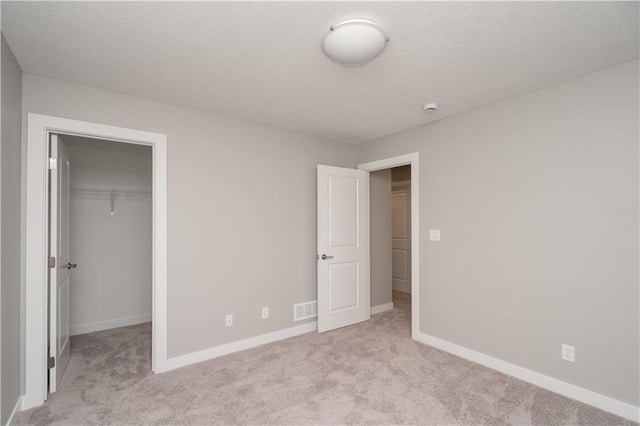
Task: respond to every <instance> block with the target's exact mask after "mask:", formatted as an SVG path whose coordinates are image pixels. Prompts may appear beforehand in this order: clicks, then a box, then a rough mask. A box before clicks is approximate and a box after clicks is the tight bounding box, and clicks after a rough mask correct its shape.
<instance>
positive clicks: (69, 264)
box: [67, 262, 78, 270]
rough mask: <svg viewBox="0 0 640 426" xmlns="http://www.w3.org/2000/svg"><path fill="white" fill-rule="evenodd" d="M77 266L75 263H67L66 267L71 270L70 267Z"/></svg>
mask: <svg viewBox="0 0 640 426" xmlns="http://www.w3.org/2000/svg"><path fill="white" fill-rule="evenodd" d="M77 267H78V264H77V263H71V262H69V263H67V269H69V270H71V269H76V268H77Z"/></svg>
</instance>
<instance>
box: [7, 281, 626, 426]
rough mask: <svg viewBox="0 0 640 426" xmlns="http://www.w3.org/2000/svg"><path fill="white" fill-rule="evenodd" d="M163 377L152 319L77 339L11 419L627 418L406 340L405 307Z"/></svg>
mask: <svg viewBox="0 0 640 426" xmlns="http://www.w3.org/2000/svg"><path fill="white" fill-rule="evenodd" d="M394 296H395V303H396V307H395V309H394V310H393V311H389V312H385V313H382V314H378V315H374V316H373V317H372V319H371V320H370V321H368V322H366V323H363V324H359V325H355V326H351V327H346V328H343V329H340V330H335V331H332V332H328V333H324V334H317V333H309V334H306V335H303V336H299V337H295V338H292V339H288V340H285V341H281V342H277V343H272V344H270V345H266V346H262V347H259V348H255V349H251V350H247V351H244V352H239V353H236V354H232V355H228V356H225V357H221V358H217V359H214V360H211V361H207V362H203V363H200V364H197V365H193V366H189V367H185V368H182V369H178V370H174V371H171V372H168V373H164V374H160V375H152V374H151V373H150V360H149V354H150V347H151V331H150V330H151V329H150V325H149V324H143V325H138V326H132V327H124V328H119V329H114V330H108V331H102V332H97V333H91V334H85V335H82V336H76V337H74V338H73V339H72V354H71V361H70V363H69V367H68V370H67V373H66V375H65V378H64V380H63V382H62V386H61V389H60V391H59V392H58V393H56V394H54V395H51V397H50V398H49V400H48V401H47V403H46V404H45V405H44V406H43V407H40V408H35V409H32V410H29V411H25V412H22V413H19V414H18V415H17V417H16V419H15V422H14V424H16V425H25V424H41V425H45V424H47V425H48V424H56V425H81V424H122V425H124V424H175V425H181V424H190V425H212V424H432V425H436V424H437V425H440V424H447V425H461V424H518V425H520V424H540V425H559V424H572V425H573V424H585V425H586V424H588V425H614V424H616V425H634V424H635V423H633V422H629V421H626V420H624V419H622V418H619V417H616V416H614V415H611V414H608V413H605V412H603V411H600V410H598V409H595V408H593V407H590V406H587V405H584V404H581V403H579V402H576V401H573V400H570V399H568V398H565V397H562V396H560V395H557V394H554V393H551V392H548V391H545V390H543V389H540V388H537V387H535V386H533V385H529V384H527V383H524V382H522V381H520V380H517V379H514V378H511V377H508V376H505V375H503V374H501V373H498V372H496V371H493V370H490V369H488V368H485V367H482V366H480V365H477V364H474V363H471V362H468V361H465V360H463V359H460V358H457V357H455V356H453V355H450V354H447V353H445V352H442V351H439V350H437V349H433V348H430V347H428V346H425V345H422V344H420V343H416V342H414V341H412V340H411V339H410V326H409V318H410V312H409V308H410V303H409V299H408V297H407V296H405V295H403V294H401V293H400V294H395V295H394Z"/></svg>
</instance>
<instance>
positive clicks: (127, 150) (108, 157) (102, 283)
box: [48, 134, 153, 393]
mask: <svg viewBox="0 0 640 426" xmlns="http://www.w3.org/2000/svg"><path fill="white" fill-rule="evenodd" d="M50 152H51V158H52V160H51V161H52V166H51V183H52V184H51V189H50V197H49V199H50V212H51V214H50V253H51V256H52V259H56V260H57V262H54V263H58V264H57V265H55V264H53V263H52V267H51V268H50V279H49V286H50V293H49V294H50V296H49V312H50V315H49V326H48V331H49V340H50V357H51V356H53V358H54V362H52V363H51V364H50V365H49V392H50V393H53V392H56V391H58V390H59V386H60V383H61V381H62V380H63V377H64V374H65V370H66V369H67V368H70V369H78V368H81V366H82V365H88V364H95V363H98V362H100V361H101V359H102V358H105V359H106V357H112V358H117V359H118V360H119V362H120V363H121V364H122V365H121V367H122V368H129V366H128V365H126V364H132V363H135V364H137V366H136V367H137V369H139V368H142V369H145V370H147V371H150V370H151V310H152V229H153V226H152V218H153V215H152V185H153V163H152V161H153V157H152V148H151V147H150V146H148V145H135V144H126V143H120V142H113V141H105V140H100V139H90V138H85V137H80V136H74V135H58V134H53V135H52V136H51V141H50ZM134 325H139V326H137V327H128V326H134ZM123 327H127V328H123ZM112 329H117V330H115V332H103V331H104V330H112ZM89 333H91V334H89ZM114 335H116V336H118V337H119V342H118V344H117V345H115V346H122V345H123V342H126V339H127V338H126V337H125V338H124V340H123V336H128V339H129V340H130V342H126V343H127V344H128V345H129V346H137V347H136V348H135V350H134V351H122V350H121V348H118V347H114V344H113V342H112V341H113V340H114V339H113V336H114ZM129 335H130V336H129ZM96 345H99V346H100V347H101V348H103V350H101V351H98V352H96V351H91V350H87V348H90V347H92V346H96ZM52 352H53V353H52ZM98 358H100V359H98Z"/></svg>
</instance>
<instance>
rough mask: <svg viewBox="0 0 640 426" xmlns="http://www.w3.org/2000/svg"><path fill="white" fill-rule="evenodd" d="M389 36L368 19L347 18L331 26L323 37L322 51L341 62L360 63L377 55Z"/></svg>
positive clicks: (385, 44)
mask: <svg viewBox="0 0 640 426" xmlns="http://www.w3.org/2000/svg"><path fill="white" fill-rule="evenodd" d="M388 42H389V36H388V35H387V34H386V33H385V32H384V31H383V30H382V28H380V27H379V26H378V25H377V24H376V23H375V22H373V21H370V20H368V19H347V20H346V21H341V22H338V23H337V24H335V25H333V26H331V28H330V29H329V34H327V36H326V37H325V39H324V45H323V48H324V53H325V54H326V55H327V56H328V57H330V58H331V59H333V60H335V61H337V62H340V63H341V64H362V63H365V62H369V61H370V60H372V59H373V58H375V57H376V56H378V55H379V54H380V53H382V51H383V50H384V48H385V47H386V46H387V43H388Z"/></svg>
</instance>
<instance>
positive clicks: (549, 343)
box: [358, 61, 640, 406]
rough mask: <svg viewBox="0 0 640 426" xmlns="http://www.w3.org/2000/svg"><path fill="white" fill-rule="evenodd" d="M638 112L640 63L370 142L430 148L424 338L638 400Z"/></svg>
mask: <svg viewBox="0 0 640 426" xmlns="http://www.w3.org/2000/svg"><path fill="white" fill-rule="evenodd" d="M638 114H639V111H638V62H637V61H634V62H630V63H626V64H622V65H619V66H616V67H613V68H610V69H606V70H603V71H600V72H597V73H593V74H589V75H585V76H583V77H580V78H577V79H573V80H569V81H567V82H564V83H560V84H557V85H554V86H551V87H548V88H544V89H541V90H537V91H535V92H531V93H528V94H525V95H522V96H518V97H515V98H512V99H508V100H505V101H503V102H499V103H496V104H492V105H489V106H486V107H483V108H479V109H476V110H473V111H470V112H468V113H464V114H460V115H457V116H454V117H451V118H448V119H444V120H441V121H438V122H434V123H432V124H429V125H425V126H422V127H420V128H416V129H412V130H408V131H405V132H402V133H399V134H396V135H393V136H390V137H387V138H383V139H380V140H377V141H374V142H370V143H367V144H364V145H362V146H361V147H360V150H359V158H358V161H359V162H367V161H373V160H377V159H381V158H386V157H390V156H395V155H399V154H403V153H409V152H415V151H418V152H420V220H421V246H422V249H421V251H420V255H421V258H420V265H421V271H422V273H421V282H420V289H421V290H420V301H419V306H420V321H421V323H420V330H421V331H422V332H423V333H427V334H429V335H433V336H436V337H438V338H441V339H444V340H447V341H450V342H453V343H456V344H458V345H462V346H465V347H467V348H471V349H473V350H476V351H479V352H481V353H485V354H488V355H491V356H494V357H496V358H499V359H502V360H505V361H508V362H510V363H513V364H516V365H519V366H523V367H526V368H528V369H531V370H533V371H537V372H540V373H543V374H546V375H549V376H551V377H555V378H557V379H559V380H562V381H566V382H569V383H573V384H575V385H578V386H581V387H584V388H586V389H590V390H592V391H595V392H598V393H601V394H604V395H607V396H610V397H612V398H615V399H618V400H621V401H624V402H627V403H630V404H633V405H636V406H637V405H638V401H639V399H640V395H639V371H638V359H639V358H640V354H639V350H638V336H639V329H638V327H639V325H638V323H639V317H638V310H639V309H638V301H639V298H638V296H639V295H638V194H639V191H638V137H639V131H638ZM429 228H439V229H441V230H442V241H440V242H430V241H428V229H429ZM562 343H566V344H570V345H573V346H575V348H576V362H575V364H572V363H569V362H566V361H563V360H561V359H560V346H561V344H562Z"/></svg>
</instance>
